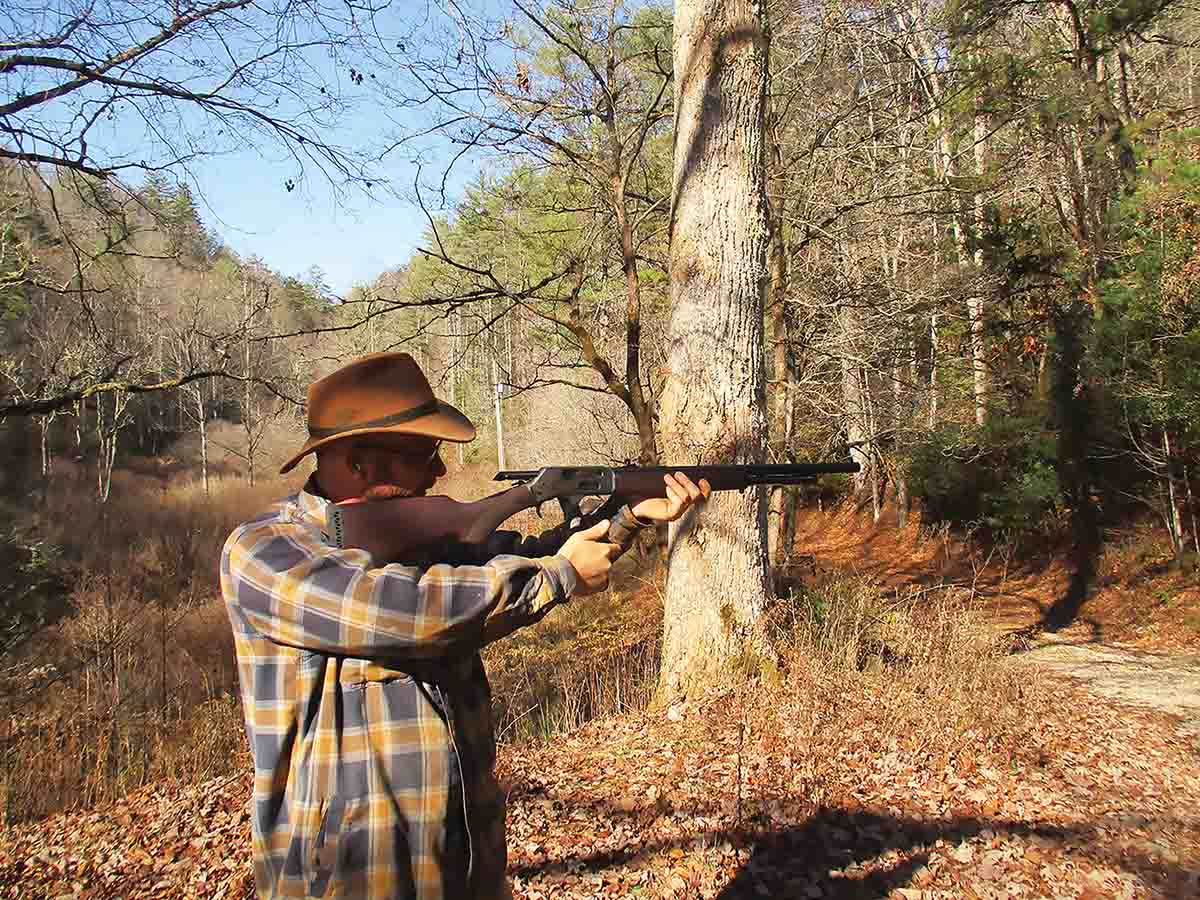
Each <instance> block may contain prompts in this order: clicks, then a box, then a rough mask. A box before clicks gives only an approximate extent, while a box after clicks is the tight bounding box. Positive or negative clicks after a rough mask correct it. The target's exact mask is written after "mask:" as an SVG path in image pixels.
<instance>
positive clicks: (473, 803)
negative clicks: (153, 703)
mask: <svg viewBox="0 0 1200 900" xmlns="http://www.w3.org/2000/svg"><path fill="white" fill-rule="evenodd" d="M327 506H328V501H327V500H325V499H323V498H322V497H320V496H318V495H317V493H316V487H315V485H314V484H313V482H311V481H310V482H309V484H308V485H306V486H305V489H304V490H302V491H300V492H299V493H298V494H295V495H292V496H291V497H288V498H286V499H284V500H282V501H281V502H279V503H277V504H275V505H274V506H273V507H272V508H271V509H269V510H268V511H267V512H266V513H265V514H263V515H262V516H260V517H259V518H257V519H254V520H253V521H250V522H248V523H246V524H244V525H242V526H241V527H239V528H238V529H236V530H235V531H234V532H233V533H232V534H231V535H230V536H229V539H228V540H227V541H226V543H225V549H224V552H223V554H222V558H221V589H222V592H223V594H224V597H225V603H226V608H227V611H228V613H229V618H230V621H231V623H232V625H233V632H234V638H235V645H236V650H237V658H238V674H239V679H240V682H241V693H242V706H243V710H244V713H245V719H246V733H247V737H248V738H249V741H250V749H251V752H252V754H253V757H254V774H255V778H254V797H253V814H252V829H251V830H252V841H253V856H254V874H255V882H256V886H257V892H258V896H259V898H260V900H267V898H272V900H274V898H284V897H305V898H308V897H339V898H355V900H401V898H403V900H408V898H413V900H437V898H460V897H471V898H499V897H506V896H508V894H507V887H506V884H505V878H504V868H505V863H506V856H507V853H506V848H505V838H504V797H503V795H502V793H501V790H500V787H499V785H498V784H497V782H496V780H495V776H494V767H495V752H496V749H495V738H494V734H493V724H492V713H491V690H490V687H489V685H488V682H487V676H486V673H485V672H484V668H483V663H482V661H481V659H480V657H479V649H480V647H481V646H482V645H483V644H485V643H487V642H488V641H490V640H494V639H496V638H498V637H501V636H503V635H506V634H509V633H511V632H512V631H514V630H515V629H516V628H519V627H522V626H523V625H526V624H530V623H532V622H536V621H537V620H539V619H541V618H542V617H543V616H544V615H545V614H546V613H547V612H548V611H549V610H550V609H552V608H553V607H554V606H556V605H558V604H559V603H562V602H565V600H566V599H567V598H568V596H569V595H570V593H571V591H572V590H573V589H574V587H575V584H576V577H577V576H576V574H575V570H574V569H573V568H572V567H571V565H570V563H568V562H567V561H566V560H565V559H563V558H562V557H558V556H551V555H548V554H551V553H553V552H554V551H556V550H557V549H558V548H559V547H560V546H561V544H562V542H563V541H564V540H565V539H566V537H567V536H568V534H569V530H568V529H567V528H566V527H564V526H560V527H559V528H557V529H554V530H552V531H549V532H546V533H545V534H543V535H541V536H540V537H537V538H526V539H523V540H522V539H520V537H519V536H518V535H516V534H514V533H512V532H497V534H496V535H495V536H494V538H493V541H492V542H491V543H490V544H489V547H488V552H487V553H486V554H484V556H485V557H487V560H486V562H484V563H483V564H481V565H449V564H446V563H438V564H429V560H428V559H426V560H417V561H411V564H400V563H391V564H387V565H382V566H375V565H374V564H373V561H372V559H371V557H370V555H369V554H367V553H366V552H364V551H361V550H346V549H339V548H337V547H335V546H333V545H332V544H331V543H330V541H329V539H328V537H327V536H326V534H325V531H324V529H325V514H326V509H327ZM614 525H615V526H616V527H615V528H614V532H615V533H616V534H617V535H620V537H621V538H622V539H621V541H620V542H621V543H622V545H623V546H628V544H629V542H630V540H631V539H632V536H633V534H634V532H636V530H637V528H638V524H637V522H636V520H635V519H634V518H633V516H632V515H631V514H630V513H629V511H628V508H626V509H622V510H621V512H620V513H618V515H617V517H616V519H615V521H614ZM414 527H419V525H417V523H414Z"/></svg>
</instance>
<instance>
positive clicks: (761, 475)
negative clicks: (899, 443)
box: [492, 462, 859, 490]
mask: <svg viewBox="0 0 1200 900" xmlns="http://www.w3.org/2000/svg"><path fill="white" fill-rule="evenodd" d="M547 468H556V469H558V470H559V471H561V473H562V475H563V476H564V477H566V478H572V477H575V476H576V475H589V474H592V475H594V474H596V473H600V472H610V471H611V472H612V473H613V474H614V475H615V476H617V477H618V478H620V476H621V475H622V474H625V475H627V476H632V475H636V476H637V477H638V478H639V480H640V479H642V478H647V477H652V478H657V479H658V480H659V481H661V479H662V476H663V475H666V474H668V473H675V472H682V473H684V474H685V475H687V476H688V477H689V478H690V479H692V480H693V481H699V480H700V479H701V478H707V479H708V480H709V482H710V483H712V486H713V487H714V488H715V489H718V490H722V489H724V490H728V489H729V488H730V487H736V486H739V485H746V486H748V485H755V484H802V483H804V482H806V481H812V480H813V479H815V478H817V477H818V476H820V475H837V474H850V473H853V472H857V471H858V470H859V465H858V463H854V462H844V463H805V464H800V465H784V464H771V465H747V466H730V465H723V466H548V467H547ZM541 471H542V470H541V469H512V470H506V471H503V472H497V473H496V476H495V478H493V479H492V480H493V481H518V482H526V481H532V480H533V479H534V478H536V477H537V476H538V474H539V473H540V472H541Z"/></svg>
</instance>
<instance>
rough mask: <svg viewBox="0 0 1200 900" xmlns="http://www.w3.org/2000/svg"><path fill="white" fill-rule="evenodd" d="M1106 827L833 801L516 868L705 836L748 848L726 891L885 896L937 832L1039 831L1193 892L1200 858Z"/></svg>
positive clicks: (920, 865) (618, 858)
mask: <svg viewBox="0 0 1200 900" xmlns="http://www.w3.org/2000/svg"><path fill="white" fill-rule="evenodd" d="M601 809H603V807H601ZM597 811H598V812H600V810H597ZM602 814H603V813H602ZM613 815H614V816H618V817H619V816H620V815H621V814H620V813H618V812H614V813H613ZM1105 824H1106V826H1107V827H1111V825H1112V823H1105ZM1123 824H1126V825H1128V823H1123ZM1147 824H1150V823H1149V820H1147ZM1160 824H1161V823H1160ZM1182 827H1188V826H1187V825H1186V824H1185V825H1183V826H1182ZM1105 831H1106V828H1098V827H1095V826H1091V825H1086V826H1080V827H1072V828H1068V827H1063V826H1058V825H1051V824H1047V823H1040V822H1036V821H1033V822H1030V821H1013V820H1008V819H989V818H974V817H956V818H949V819H942V820H937V819H933V820H921V819H912V818H906V817H901V816H891V815H884V814H880V813H877V812H870V811H864V810H858V811H850V810H844V809H839V808H829V807H825V808H820V809H818V810H816V811H815V812H814V813H813V814H812V815H811V816H810V817H809V818H808V819H807V820H806V821H805V822H803V823H802V824H796V825H792V826H785V827H775V828H762V827H754V826H751V825H747V826H746V827H743V828H736V829H728V830H717V831H708V832H703V833H698V834H695V835H691V836H688V837H686V838H679V839H676V840H673V841H658V842H654V841H651V842H648V843H643V842H634V841H631V842H630V843H629V845H627V846H626V847H624V848H621V849H620V850H615V851H609V852H602V853H591V854H588V853H580V854H569V855H565V856H562V857H559V858H557V859H552V860H549V861H547V862H545V863H539V864H536V865H525V866H519V867H516V868H515V869H514V870H513V871H512V872H511V874H513V875H515V876H517V877H519V878H522V879H531V878H537V877H539V876H540V877H547V876H549V877H555V876H557V877H558V878H561V877H563V876H574V877H578V878H581V879H582V878H586V877H587V876H588V875H594V874H598V873H602V872H603V871H604V870H606V869H609V868H613V867H618V866H625V865H632V866H634V867H638V863H639V862H641V861H644V860H646V859H648V858H652V857H655V856H657V855H658V854H660V853H664V852H669V851H671V850H672V849H676V848H678V849H681V850H684V851H685V852H687V851H689V850H690V849H692V848H695V847H696V845H697V842H698V841H701V842H702V843H703V844H704V845H705V846H715V845H719V844H724V843H729V844H731V845H732V846H734V847H742V848H744V849H743V850H742V851H741V852H742V854H743V859H744V862H743V863H742V864H741V866H740V867H739V869H738V870H737V872H736V873H735V874H734V876H733V878H732V879H730V881H729V882H728V883H727V884H726V885H725V886H724V887H723V888H722V889H721V891H720V893H719V894H718V895H717V900H743V898H746V900H749V898H755V900H757V898H761V897H786V898H804V897H822V898H832V900H868V898H872V900H873V898H878V900H883V898H887V897H890V896H891V895H892V892H893V891H895V890H896V889H898V888H904V887H909V886H912V885H914V880H915V879H918V877H919V876H920V875H921V873H922V870H923V869H924V867H925V865H926V864H927V863H928V862H929V859H930V854H931V853H932V852H933V850H934V846H935V844H936V842H937V841H939V840H941V841H943V842H944V845H943V850H942V853H943V855H944V854H945V853H946V852H948V849H947V848H953V847H954V846H956V845H958V844H959V843H960V842H962V841H964V840H967V839H970V838H973V837H977V836H979V835H981V834H983V833H984V832H988V833H990V834H989V836H992V835H995V836H999V837H1007V838H1015V839H1021V838H1026V839H1028V838H1033V839H1036V840H1037V841H1038V843H1039V844H1040V845H1041V846H1043V847H1046V846H1050V847H1053V848H1055V849H1057V850H1058V851H1059V852H1060V853H1061V854H1062V856H1063V858H1070V859H1071V860H1072V861H1073V862H1074V863H1075V864H1076V865H1078V866H1081V867H1085V868H1086V867H1087V866H1089V865H1092V866H1105V867H1108V868H1111V869H1114V870H1116V871H1123V872H1127V873H1129V874H1132V875H1136V876H1138V877H1139V878H1141V879H1142V880H1143V881H1144V882H1145V883H1146V884H1148V885H1150V886H1151V887H1153V888H1154V889H1156V890H1158V891H1159V892H1160V894H1159V896H1165V897H1182V896H1190V895H1189V894H1185V893H1180V892H1181V891H1184V892H1186V891H1190V890H1192V889H1193V888H1194V887H1196V886H1198V885H1200V865H1196V866H1181V865H1177V864H1174V863H1169V862H1164V861H1163V860H1161V859H1158V858H1153V859H1152V858H1149V857H1147V856H1144V855H1139V854H1135V853H1131V852H1130V851H1129V849H1128V848H1127V847H1125V848H1120V847H1116V846H1112V845H1110V844H1109V843H1107V841H1106V840H1105V839H1104V837H1103V835H1104V834H1105ZM892 856H895V857H897V859H896V861H895V862H892V863H890V864H889V863H888V862H887V861H886V860H887V859H888V858H889V857H892ZM941 887H943V888H944V887H945V885H944V884H942V885H941Z"/></svg>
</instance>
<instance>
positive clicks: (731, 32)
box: [660, 0, 769, 697]
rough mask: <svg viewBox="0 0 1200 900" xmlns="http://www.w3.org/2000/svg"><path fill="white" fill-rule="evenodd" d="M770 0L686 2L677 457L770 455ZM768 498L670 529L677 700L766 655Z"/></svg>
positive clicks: (671, 375)
mask: <svg viewBox="0 0 1200 900" xmlns="http://www.w3.org/2000/svg"><path fill="white" fill-rule="evenodd" d="M762 15H763V13H762V9H761V7H760V6H759V5H757V4H753V3H750V2H746V0H733V2H723V0H678V2H677V3H676V9H675V53H674V56H675V85H676V96H675V169H674V184H673V199H674V203H673V207H672V231H671V235H672V239H671V295H672V315H671V324H670V335H669V343H670V347H671V350H670V355H669V358H668V364H667V369H668V376H667V383H666V387H665V390H664V395H663V401H662V418H661V425H662V437H663V449H664V458H668V459H672V460H679V461H680V462H684V461H687V462H695V463H717V462H739V463H756V462H760V461H762V460H763V459H764V457H765V437H766V415H765V405H766V397H765V393H764V382H765V370H764V364H763V363H764V361H763V295H764V291H765V288H766V278H767V273H766V262H767V245H768V241H769V234H768V217H767V197H766V159H765V152H764V151H765V141H764V132H765V127H764V126H765V121H766V111H767V50H768V46H767V36H766V33H765V21H764V19H763V18H762ZM766 512H767V509H766V498H765V496H764V493H763V492H762V491H761V490H753V491H747V492H745V493H735V492H728V493H722V494H717V495H714V498H713V500H712V501H711V503H710V504H709V506H708V508H707V509H706V510H704V512H703V513H702V514H701V515H700V516H695V517H689V518H688V519H686V520H684V521H682V522H679V523H675V524H674V525H673V526H672V528H671V541H670V551H669V560H670V571H669V575H668V581H667V591H666V598H665V621H664V633H663V658H662V675H661V681H660V687H661V689H662V692H663V694H664V696H667V697H677V696H680V695H684V694H687V693H688V692H689V691H691V690H693V689H696V688H700V687H702V686H703V685H704V684H705V683H707V682H710V681H711V680H713V678H714V677H728V675H729V672H730V669H731V668H733V667H734V666H735V665H738V664H739V663H740V664H747V663H748V664H749V668H753V667H754V664H755V661H761V660H762V659H763V656H764V654H765V653H766V652H767V646H768V645H767V641H766V638H765V630H764V627H763V622H762V612H763V607H764V605H765V603H766V600H767V595H768V591H769V580H768V574H767V552H766V551H767V542H766V531H767V528H766V525H767V516H766Z"/></svg>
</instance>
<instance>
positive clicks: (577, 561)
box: [558, 519, 621, 597]
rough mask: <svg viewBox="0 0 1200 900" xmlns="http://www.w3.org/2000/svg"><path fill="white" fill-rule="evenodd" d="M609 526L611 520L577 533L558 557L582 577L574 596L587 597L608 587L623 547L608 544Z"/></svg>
mask: <svg viewBox="0 0 1200 900" xmlns="http://www.w3.org/2000/svg"><path fill="white" fill-rule="evenodd" d="M608 524H609V523H608V519H605V520H604V521H603V522H597V523H596V524H595V525H593V526H592V527H591V528H587V529H585V530H583V531H577V532H575V533H574V534H573V535H571V536H570V537H569V538H567V541H566V543H565V544H563V545H562V549H561V550H559V551H558V555H559V556H561V557H563V558H564V559H565V560H566V561H567V562H569V563H570V564H571V566H572V567H573V568H574V569H575V573H576V574H577V575H578V576H579V583H578V584H577V585H576V587H575V590H574V591H572V596H575V597H586V596H587V595H588V594H594V593H596V591H602V590H604V588H606V587H607V586H608V573H609V571H610V570H611V569H612V561H613V560H614V559H616V558H617V557H618V556H619V555H620V554H621V547H620V545H619V544H613V543H610V542H609V541H608V540H607V538H608Z"/></svg>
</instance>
